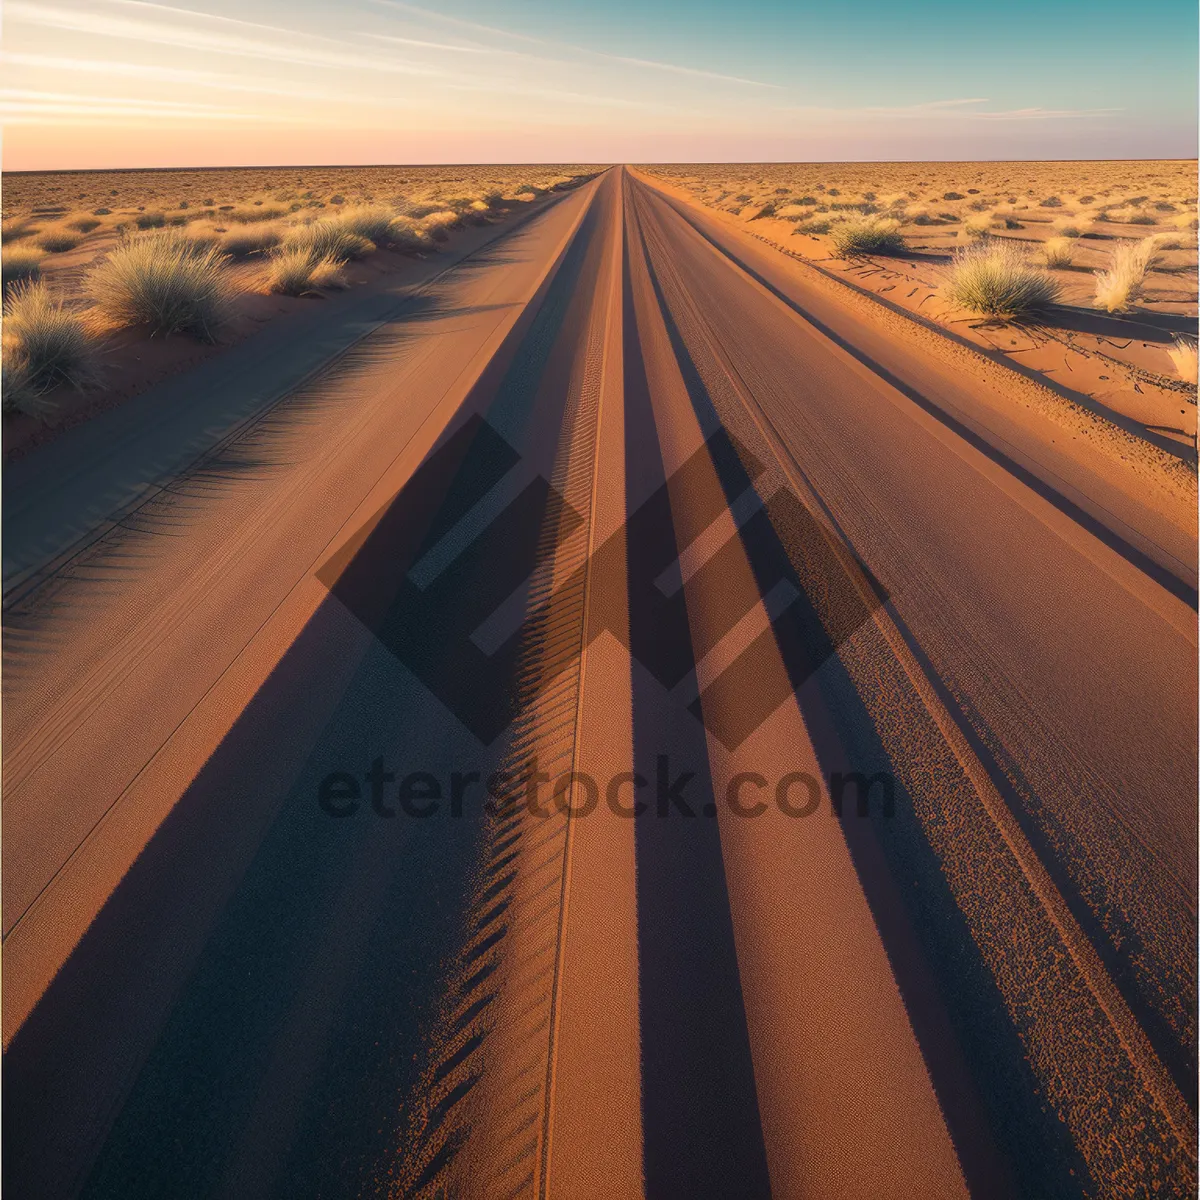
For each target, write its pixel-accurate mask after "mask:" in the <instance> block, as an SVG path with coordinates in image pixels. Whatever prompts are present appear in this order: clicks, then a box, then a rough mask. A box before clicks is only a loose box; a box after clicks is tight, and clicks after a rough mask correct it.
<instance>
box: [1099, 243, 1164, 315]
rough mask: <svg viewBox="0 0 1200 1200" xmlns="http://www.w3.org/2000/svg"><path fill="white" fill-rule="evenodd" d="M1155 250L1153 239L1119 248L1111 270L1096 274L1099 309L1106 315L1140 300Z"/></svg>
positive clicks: (1122, 309) (1115, 251) (1119, 310)
mask: <svg viewBox="0 0 1200 1200" xmlns="http://www.w3.org/2000/svg"><path fill="white" fill-rule="evenodd" d="M1156 250H1157V246H1155V244H1154V239H1153V238H1146V239H1144V240H1143V241H1140V242H1125V243H1123V244H1122V245H1120V246H1118V247H1117V248H1116V249H1115V250H1114V251H1113V252H1112V257H1111V258H1110V259H1109V263H1108V270H1107V271H1097V272H1096V305H1097V307H1099V308H1102V309H1104V311H1105V312H1123V311H1125V310H1126V309H1128V308H1131V307H1132V306H1133V304H1134V302H1135V301H1136V300H1138V299H1139V298H1140V297H1141V294H1142V289H1143V288H1144V287H1145V283H1146V273H1147V272H1148V271H1149V270H1150V267H1151V265H1152V264H1153V262H1154V255H1155V252H1156Z"/></svg>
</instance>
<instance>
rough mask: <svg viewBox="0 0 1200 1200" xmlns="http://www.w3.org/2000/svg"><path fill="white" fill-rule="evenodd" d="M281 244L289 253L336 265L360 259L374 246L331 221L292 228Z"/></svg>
mask: <svg viewBox="0 0 1200 1200" xmlns="http://www.w3.org/2000/svg"><path fill="white" fill-rule="evenodd" d="M283 244H284V246H285V247H287V249H289V250H305V251H308V252H309V254H311V255H312V257H313V259H314V260H319V259H324V258H329V259H333V260H334V261H335V262H340V263H341V262H349V261H350V260H351V259H355V258H362V257H363V256H364V255H366V254H370V253H371V251H372V250H374V249H375V246H374V243H372V242H371V241H369V240H368V239H367V238H365V237H362V236H361V235H359V234H357V233H355V232H354V230H352V229H349V228H347V227H346V225H345V224H343V222H342V221H341V220H340V219H338V218H335V217H331V218H328V219H326V220H321V221H313V222H312V224H311V225H296V226H293V227H292V228H291V229H289V230H288V232H287V234H286V235H285V237H284V239H283Z"/></svg>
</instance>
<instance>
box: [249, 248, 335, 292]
mask: <svg viewBox="0 0 1200 1200" xmlns="http://www.w3.org/2000/svg"><path fill="white" fill-rule="evenodd" d="M343 286H345V278H344V276H343V274H342V261H341V260H339V259H337V258H334V257H332V256H331V255H321V254H318V253H316V252H315V251H314V250H312V249H311V248H309V247H305V246H284V247H283V248H282V249H281V250H279V251H278V252H277V253H275V254H273V255H272V256H271V260H270V262H269V263H268V264H267V287H268V288H269V289H270V290H271V291H272V292H279V293H282V294H283V295H285V296H302V295H304V294H305V292H313V291H316V290H317V288H322V287H343Z"/></svg>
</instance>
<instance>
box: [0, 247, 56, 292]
mask: <svg viewBox="0 0 1200 1200" xmlns="http://www.w3.org/2000/svg"><path fill="white" fill-rule="evenodd" d="M45 257H46V254H45V252H44V251H42V250H38V249H37V248H36V247H34V246H13V247H11V248H10V249H8V250H5V251H4V254H3V256H0V276H3V287H4V290H5V291H6V292H7V291H8V288H9V285H10V284H14V283H20V282H22V281H32V280H35V279H39V278H40V277H41V274H42V259H44V258H45Z"/></svg>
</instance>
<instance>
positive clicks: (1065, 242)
mask: <svg viewBox="0 0 1200 1200" xmlns="http://www.w3.org/2000/svg"><path fill="white" fill-rule="evenodd" d="M1042 256H1043V258H1045V260H1046V266H1048V267H1069V266H1070V265H1071V259H1072V258H1073V257H1074V256H1075V241H1074V239H1073V238H1069V237H1052V238H1047V239H1046V241H1045V242H1044V243H1043V244H1042Z"/></svg>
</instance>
